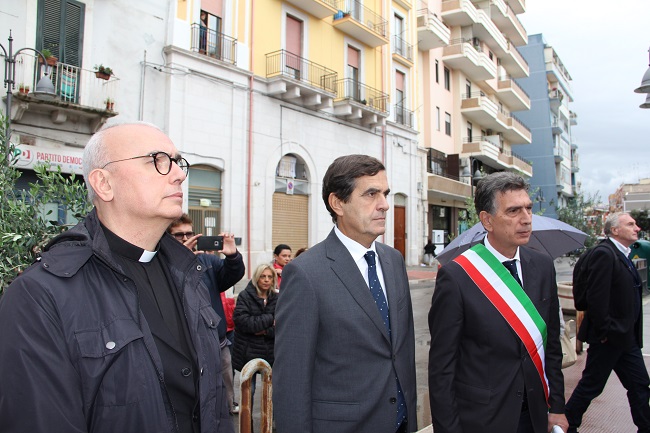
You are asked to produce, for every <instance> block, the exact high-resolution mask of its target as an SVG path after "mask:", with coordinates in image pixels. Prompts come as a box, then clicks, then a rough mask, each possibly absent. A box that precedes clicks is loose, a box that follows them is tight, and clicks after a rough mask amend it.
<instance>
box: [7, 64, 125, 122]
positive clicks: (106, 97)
mask: <svg viewBox="0 0 650 433" xmlns="http://www.w3.org/2000/svg"><path fill="white" fill-rule="evenodd" d="M44 75H49V78H50V80H51V81H52V85H53V86H54V90H55V92H56V95H57V97H58V98H59V99H60V100H61V101H64V102H69V103H71V104H75V105H81V106H85V107H92V108H96V109H101V110H113V109H114V107H115V95H116V94H117V86H118V83H119V79H118V78H116V77H115V76H114V75H111V76H110V78H109V79H108V80H105V79H102V78H99V77H98V76H97V75H96V72H95V71H92V70H89V69H83V68H81V67H79V66H75V65H69V64H67V63H61V62H58V63H56V64H55V65H54V66H46V65H40V64H39V63H38V61H37V59H36V57H35V56H34V55H31V54H27V53H23V54H21V55H20V56H19V57H18V59H17V61H16V77H15V81H16V89H20V88H21V87H22V88H26V87H29V91H25V93H29V92H33V91H34V90H36V83H37V82H38V80H39V79H40V77H43V76H44Z"/></svg>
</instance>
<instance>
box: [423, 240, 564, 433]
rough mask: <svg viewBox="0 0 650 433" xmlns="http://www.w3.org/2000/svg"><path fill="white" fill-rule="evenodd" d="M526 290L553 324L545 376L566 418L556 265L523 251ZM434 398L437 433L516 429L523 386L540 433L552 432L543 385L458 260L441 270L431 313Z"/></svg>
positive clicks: (554, 407)
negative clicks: (548, 424)
mask: <svg viewBox="0 0 650 433" xmlns="http://www.w3.org/2000/svg"><path fill="white" fill-rule="evenodd" d="M519 255H520V258H521V266H522V273H523V281H524V290H525V292H526V293H527V294H528V296H529V297H530V299H531V301H532V302H533V304H534V305H535V307H536V308H537V311H539V314H540V315H541V316H542V318H543V319H544V321H545V322H546V324H547V329H548V338H547V345H546V377H547V378H548V382H549V387H550V396H549V404H550V411H551V412H553V413H564V379H563V376H562V370H561V368H562V349H561V346H560V323H559V315H558V310H559V304H558V302H559V301H558V297H557V284H556V282H555V268H554V267H553V261H552V260H551V258H550V257H548V256H547V255H544V254H542V253H539V252H536V251H534V250H531V249H529V248H526V247H521V248H520V253H519ZM429 331H430V333H431V349H430V351H429V398H430V404H431V416H432V418H433V426H434V430H435V432H436V433H461V432H464V433H476V432H481V433H503V432H515V431H516V430H517V423H518V420H519V414H520V413H521V404H522V396H523V393H524V387H525V388H526V394H527V398H528V403H529V407H530V416H531V419H532V421H533V426H534V429H535V433H546V431H547V422H548V416H547V412H548V407H547V405H546V402H545V400H544V390H543V388H542V382H541V381H540V378H539V375H538V373H537V370H536V369H535V366H534V365H533V363H532V361H531V359H530V357H529V356H528V352H527V351H526V349H525V347H524V346H523V344H522V343H521V340H520V339H519V337H517V335H516V334H515V332H514V331H513V330H512V328H511V327H510V325H508V323H507V322H506V321H505V319H504V318H503V317H502V316H501V314H500V313H499V312H498V311H497V309H496V308H495V307H494V306H493V305H492V304H491V303H490V301H489V300H488V299H487V297H486V296H485V295H484V294H483V293H482V292H481V291H480V289H479V288H478V287H477V286H476V285H475V284H474V283H473V281H472V280H471V279H470V278H469V276H468V275H467V274H466V273H465V271H464V270H463V269H462V268H461V267H460V265H458V264H457V263H456V262H450V263H448V264H447V265H445V266H443V267H442V268H441V269H440V271H439V272H438V277H437V281H436V288H435V291H434V293H433V298H432V303H431V310H430V312H429Z"/></svg>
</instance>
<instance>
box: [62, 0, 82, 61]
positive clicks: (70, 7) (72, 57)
mask: <svg viewBox="0 0 650 433" xmlns="http://www.w3.org/2000/svg"><path fill="white" fill-rule="evenodd" d="M64 19H65V28H64V31H65V34H64V38H65V39H64V40H65V43H64V45H63V50H62V53H61V57H62V60H60V61H61V62H63V63H67V64H69V65H73V66H81V50H82V46H83V19H84V8H83V5H82V4H80V3H77V2H72V1H67V2H66V5H65V17H64Z"/></svg>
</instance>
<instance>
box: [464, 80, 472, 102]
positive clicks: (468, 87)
mask: <svg viewBox="0 0 650 433" xmlns="http://www.w3.org/2000/svg"><path fill="white" fill-rule="evenodd" d="M465 93H467V99H469V98H471V97H472V82H471V81H469V80H465Z"/></svg>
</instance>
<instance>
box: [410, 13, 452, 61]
mask: <svg viewBox="0 0 650 433" xmlns="http://www.w3.org/2000/svg"><path fill="white" fill-rule="evenodd" d="M417 20H418V49H419V50H420V51H428V50H432V49H434V48H440V47H444V46H447V45H449V36H450V34H451V31H450V30H449V27H447V26H446V25H445V24H444V23H443V22H442V21H441V20H440V18H438V15H436V14H434V13H433V12H431V11H430V10H429V9H426V8H425V9H420V10H418V16H417Z"/></svg>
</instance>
